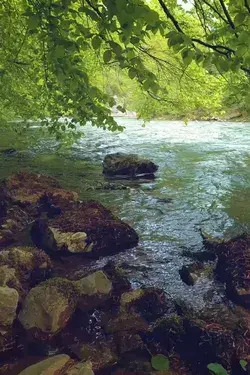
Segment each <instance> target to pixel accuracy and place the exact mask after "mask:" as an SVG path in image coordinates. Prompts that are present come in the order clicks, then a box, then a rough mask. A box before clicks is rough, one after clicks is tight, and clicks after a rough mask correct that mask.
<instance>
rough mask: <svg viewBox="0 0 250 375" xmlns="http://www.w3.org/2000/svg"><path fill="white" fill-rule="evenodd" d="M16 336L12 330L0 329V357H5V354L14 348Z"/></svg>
mask: <svg viewBox="0 0 250 375" xmlns="http://www.w3.org/2000/svg"><path fill="white" fill-rule="evenodd" d="M16 341H17V340H16V335H15V334H14V332H13V330H12V328H11V327H10V328H7V329H5V328H1V329H0V355H1V357H2V356H6V354H7V353H9V352H11V351H12V350H13V349H14V348H16ZM0 373H1V371H0Z"/></svg>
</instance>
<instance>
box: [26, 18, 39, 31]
mask: <svg viewBox="0 0 250 375" xmlns="http://www.w3.org/2000/svg"><path fill="white" fill-rule="evenodd" d="M39 23H40V20H39V17H38V16H37V15H36V14H33V15H32V16H30V17H29V19H28V20H27V24H28V27H29V29H31V30H33V29H36V28H37V27H38V26H39Z"/></svg>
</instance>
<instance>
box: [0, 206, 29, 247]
mask: <svg viewBox="0 0 250 375" xmlns="http://www.w3.org/2000/svg"><path fill="white" fill-rule="evenodd" d="M31 220H32V218H31V217H30V215H29V214H28V213H27V212H26V211H24V210H23V209H21V208H20V207H19V206H17V205H7V206H6V211H5V213H4V216H3V217H2V218H0V246H7V245H10V244H12V243H13V242H16V241H18V240H19V237H20V235H21V234H22V232H24V230H25V229H26V228H28V226H29V224H30V223H31Z"/></svg>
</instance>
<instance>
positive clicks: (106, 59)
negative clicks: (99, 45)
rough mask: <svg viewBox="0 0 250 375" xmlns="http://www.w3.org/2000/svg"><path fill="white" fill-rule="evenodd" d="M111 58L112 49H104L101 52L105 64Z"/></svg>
mask: <svg viewBox="0 0 250 375" xmlns="http://www.w3.org/2000/svg"><path fill="white" fill-rule="evenodd" d="M111 59H112V51H111V50H110V49H108V50H106V51H105V52H104V54H103V61H104V62H105V64H107V63H109V62H110V60H111Z"/></svg>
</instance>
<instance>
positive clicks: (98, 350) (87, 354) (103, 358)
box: [71, 341, 118, 370]
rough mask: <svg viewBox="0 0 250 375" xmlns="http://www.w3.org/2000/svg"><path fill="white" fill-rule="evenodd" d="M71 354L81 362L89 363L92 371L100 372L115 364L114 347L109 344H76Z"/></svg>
mask: <svg viewBox="0 0 250 375" xmlns="http://www.w3.org/2000/svg"><path fill="white" fill-rule="evenodd" d="M71 350H72V352H73V353H75V354H76V356H77V357H78V358H79V359H81V360H83V361H90V362H91V363H92V366H93V370H102V369H104V368H106V367H108V366H110V365H113V364H115V363H116V362H117V360H118V358H117V355H116V352H115V346H114V345H112V343H111V342H100V341H98V342H96V343H92V344H81V343H79V344H76V345H74V346H73V347H72V348H71Z"/></svg>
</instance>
